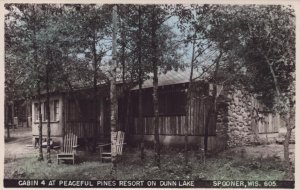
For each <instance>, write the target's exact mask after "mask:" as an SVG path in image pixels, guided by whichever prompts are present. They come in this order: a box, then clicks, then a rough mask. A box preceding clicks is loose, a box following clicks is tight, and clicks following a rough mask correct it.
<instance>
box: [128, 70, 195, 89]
mask: <svg viewBox="0 0 300 190" xmlns="http://www.w3.org/2000/svg"><path fill="white" fill-rule="evenodd" d="M190 73H191V72H190V70H189V69H187V70H184V71H183V70H177V71H175V70H171V71H168V72H167V73H161V74H159V75H158V86H166V85H172V84H182V83H188V82H189V79H190ZM199 75H200V72H199V71H197V70H194V71H193V79H195V81H198V80H200V79H199V78H197V77H198V76H199ZM152 76H153V75H152ZM152 76H151V77H150V78H149V79H147V80H146V81H144V83H143V85H142V88H152V87H153V77H152ZM137 89H139V86H138V85H136V86H135V87H133V88H132V90H137Z"/></svg>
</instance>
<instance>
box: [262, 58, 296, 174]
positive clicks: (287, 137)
mask: <svg viewBox="0 0 300 190" xmlns="http://www.w3.org/2000/svg"><path fill="white" fill-rule="evenodd" d="M262 55H263V56H264V58H265V60H266V62H267V64H268V66H269V69H270V72H271V74H272V78H273V82H274V86H275V90H276V93H277V98H278V100H279V101H280V99H279V98H281V96H282V94H281V91H280V88H279V84H278V81H277V77H276V74H275V71H274V69H273V64H272V63H271V62H270V61H269V59H268V57H267V56H266V55H264V54H262ZM285 106H287V105H285ZM288 109H289V113H288V114H287V116H286V121H287V124H286V129H287V132H286V135H285V139H284V143H283V152H284V162H285V164H286V167H287V172H288V173H290V168H291V165H290V157H289V143H290V139H291V132H292V129H293V128H292V127H291V125H290V123H291V122H290V112H291V107H288ZM280 116H281V117H282V114H280Z"/></svg>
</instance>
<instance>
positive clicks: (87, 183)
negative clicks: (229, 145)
mask: <svg viewBox="0 0 300 190" xmlns="http://www.w3.org/2000/svg"><path fill="white" fill-rule="evenodd" d="M4 187H19V188H22V187H25V188H34V187H38V188H41V187H47V188H51V187H53V188H58V187H63V188H76V187H77V188H81V187H84V188H97V187H98V188H134V187H137V188H142V187H143V188H147V187H148V188H288V189H291V188H295V181H275V180H274V181H255V180H209V181H202V180H199V181H194V180H57V179H56V180H34V179H20V180H18V179H4Z"/></svg>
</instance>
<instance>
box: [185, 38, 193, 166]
mask: <svg viewBox="0 0 300 190" xmlns="http://www.w3.org/2000/svg"><path fill="white" fill-rule="evenodd" d="M194 56H195V40H194V41H193V49H192V61H191V73H190V81H189V85H188V89H187V95H186V106H185V132H184V153H185V154H184V158H185V159H184V160H185V165H186V166H187V165H188V128H189V117H190V112H189V110H190V107H191V89H192V82H193V70H194Z"/></svg>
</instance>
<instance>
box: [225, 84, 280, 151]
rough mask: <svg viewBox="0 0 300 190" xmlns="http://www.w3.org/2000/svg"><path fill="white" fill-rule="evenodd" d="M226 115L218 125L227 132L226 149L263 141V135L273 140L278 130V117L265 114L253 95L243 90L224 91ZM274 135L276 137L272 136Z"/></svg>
mask: <svg viewBox="0 0 300 190" xmlns="http://www.w3.org/2000/svg"><path fill="white" fill-rule="evenodd" d="M225 96H226V98H227V100H226V101H225V102H223V103H224V104H226V106H225V107H226V108H225V109H227V114H225V115H223V117H222V119H220V125H221V126H222V127H223V128H224V129H223V131H227V134H226V135H225V136H227V140H225V142H226V146H227V147H236V146H243V145H250V144H253V143H258V142H262V141H264V140H265V139H264V135H261V134H267V136H268V134H270V136H272V138H275V137H276V136H277V134H278V129H279V128H280V119H279V117H278V116H276V115H273V114H271V113H268V112H265V111H264V110H265V108H264V107H263V105H262V104H260V103H259V102H258V100H257V99H256V97H255V96H254V95H253V94H250V93H249V92H247V91H246V90H243V89H230V90H228V91H226V95H225ZM274 134H276V135H274Z"/></svg>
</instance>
